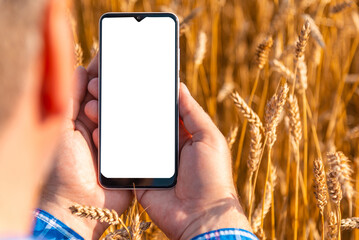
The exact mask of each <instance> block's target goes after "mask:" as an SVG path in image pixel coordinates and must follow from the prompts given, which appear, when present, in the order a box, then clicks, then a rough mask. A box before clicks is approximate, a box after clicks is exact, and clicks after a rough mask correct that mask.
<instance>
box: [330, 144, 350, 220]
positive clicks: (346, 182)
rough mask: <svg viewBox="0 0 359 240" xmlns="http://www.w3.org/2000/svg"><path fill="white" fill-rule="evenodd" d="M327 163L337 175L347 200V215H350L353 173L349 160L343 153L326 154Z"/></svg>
mask: <svg viewBox="0 0 359 240" xmlns="http://www.w3.org/2000/svg"><path fill="white" fill-rule="evenodd" d="M327 158H328V163H329V165H330V168H331V169H333V171H335V172H336V173H337V177H338V180H339V183H340V186H341V189H342V191H343V195H344V197H346V198H347V199H348V202H349V213H350V215H351V208H352V206H351V205H352V198H353V195H354V188H353V184H352V181H353V180H352V178H351V175H352V173H353V170H352V168H351V167H350V165H349V163H350V160H349V159H348V158H347V157H346V156H345V155H344V153H343V152H340V151H339V152H335V153H334V152H332V153H327Z"/></svg>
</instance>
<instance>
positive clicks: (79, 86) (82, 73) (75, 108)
mask: <svg viewBox="0 0 359 240" xmlns="http://www.w3.org/2000/svg"><path fill="white" fill-rule="evenodd" d="M74 81H75V91H74V94H73V97H72V106H71V111H69V114H70V116H69V118H70V119H72V120H75V119H76V118H77V115H78V114H79V110H80V106H81V102H82V101H83V100H84V97H85V95H86V86H87V81H88V74H87V71H86V69H85V68H84V67H81V66H80V67H77V68H76V70H75V73H74Z"/></svg>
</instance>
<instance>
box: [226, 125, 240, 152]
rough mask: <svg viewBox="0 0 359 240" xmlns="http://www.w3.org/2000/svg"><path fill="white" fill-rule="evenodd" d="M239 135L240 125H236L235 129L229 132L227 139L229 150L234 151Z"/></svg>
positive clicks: (232, 128)
mask: <svg viewBox="0 0 359 240" xmlns="http://www.w3.org/2000/svg"><path fill="white" fill-rule="evenodd" d="M237 134H238V125H237V124H236V125H235V127H231V130H230V131H229V134H228V137H227V143H228V147H229V149H232V147H233V144H234V143H235V142H236V138H237Z"/></svg>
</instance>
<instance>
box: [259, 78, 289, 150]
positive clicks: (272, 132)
mask: <svg viewBox="0 0 359 240" xmlns="http://www.w3.org/2000/svg"><path fill="white" fill-rule="evenodd" d="M288 91H289V88H288V84H287V83H284V84H281V86H280V88H279V91H278V94H274V96H273V97H272V98H271V99H270V100H269V102H268V103H267V107H266V111H265V117H264V119H265V134H266V137H267V139H268V140H267V145H268V146H269V147H270V148H271V147H272V146H273V144H274V142H275V141H276V139H277V133H276V131H277V126H278V124H279V122H280V117H281V114H282V112H283V107H284V104H285V102H286V99H287V95H288Z"/></svg>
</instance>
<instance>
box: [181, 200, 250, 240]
mask: <svg viewBox="0 0 359 240" xmlns="http://www.w3.org/2000/svg"><path fill="white" fill-rule="evenodd" d="M224 228H236V229H244V230H247V231H249V232H252V229H251V227H250V225H249V223H248V220H247V217H246V216H245V215H244V213H243V211H242V208H241V207H240V205H239V204H238V205H235V206H228V207H224V206H223V207H221V208H212V209H209V210H207V211H204V213H202V214H199V215H198V216H197V217H196V218H195V220H194V221H192V222H191V223H190V224H189V226H187V228H186V229H185V231H184V232H183V234H182V235H181V240H184V239H191V238H194V237H196V236H198V235H200V234H203V233H206V232H209V231H213V230H218V229H224Z"/></svg>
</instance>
